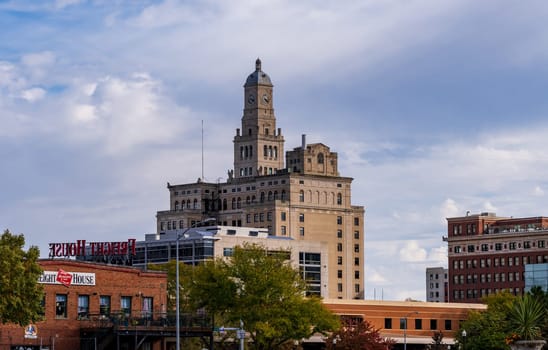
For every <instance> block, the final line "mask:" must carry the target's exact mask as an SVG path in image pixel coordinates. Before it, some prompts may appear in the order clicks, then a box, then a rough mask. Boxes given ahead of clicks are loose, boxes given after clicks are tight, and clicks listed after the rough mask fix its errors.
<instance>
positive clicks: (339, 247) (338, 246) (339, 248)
mask: <svg viewBox="0 0 548 350" xmlns="http://www.w3.org/2000/svg"><path fill="white" fill-rule="evenodd" d="M342 250H343V246H342V243H337V251H338V252H342Z"/></svg>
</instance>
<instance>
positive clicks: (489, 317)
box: [455, 292, 515, 350]
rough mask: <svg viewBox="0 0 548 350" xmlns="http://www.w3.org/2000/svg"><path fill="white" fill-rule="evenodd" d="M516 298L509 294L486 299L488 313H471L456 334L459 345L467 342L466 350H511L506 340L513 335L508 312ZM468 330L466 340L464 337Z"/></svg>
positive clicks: (499, 294)
mask: <svg viewBox="0 0 548 350" xmlns="http://www.w3.org/2000/svg"><path fill="white" fill-rule="evenodd" d="M514 299H515V297H514V296H513V295H511V294H510V293H508V292H504V293H497V294H493V295H489V296H488V297H487V298H485V299H484V301H485V303H486V304H487V310H486V311H471V312H470V313H469V314H468V319H467V320H466V321H464V322H463V323H462V324H461V329H460V330H459V331H457V333H456V334H455V338H456V339H457V341H458V343H459V344H462V343H463V342H464V341H466V350H500V349H509V347H508V345H507V344H506V338H507V336H508V335H509V334H511V330H512V328H511V326H510V324H509V322H508V312H509V310H510V308H511V306H512V303H513V301H514ZM462 330H466V339H464V338H463V336H462Z"/></svg>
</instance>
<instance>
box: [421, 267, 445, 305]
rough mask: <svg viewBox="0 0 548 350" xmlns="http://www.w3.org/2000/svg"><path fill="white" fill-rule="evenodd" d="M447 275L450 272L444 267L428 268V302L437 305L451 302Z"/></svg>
mask: <svg viewBox="0 0 548 350" xmlns="http://www.w3.org/2000/svg"><path fill="white" fill-rule="evenodd" d="M447 275H448V271H447V269H446V268H444V267H427V268H426V301H429V302H436V303H446V302H448V301H449V299H448V295H447V289H448V283H447Z"/></svg>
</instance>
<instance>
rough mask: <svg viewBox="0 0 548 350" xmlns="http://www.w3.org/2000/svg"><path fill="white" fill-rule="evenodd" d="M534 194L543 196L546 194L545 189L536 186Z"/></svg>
mask: <svg viewBox="0 0 548 350" xmlns="http://www.w3.org/2000/svg"><path fill="white" fill-rule="evenodd" d="M533 196H537V197H542V196H544V190H543V189H542V188H541V187H540V186H536V187H535V189H534V190H533Z"/></svg>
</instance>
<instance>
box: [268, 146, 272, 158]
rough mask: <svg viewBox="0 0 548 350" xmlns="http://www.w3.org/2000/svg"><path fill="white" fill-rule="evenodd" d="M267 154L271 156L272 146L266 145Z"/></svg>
mask: <svg viewBox="0 0 548 350" xmlns="http://www.w3.org/2000/svg"><path fill="white" fill-rule="evenodd" d="M268 156H269V157H272V146H268Z"/></svg>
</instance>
